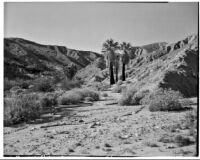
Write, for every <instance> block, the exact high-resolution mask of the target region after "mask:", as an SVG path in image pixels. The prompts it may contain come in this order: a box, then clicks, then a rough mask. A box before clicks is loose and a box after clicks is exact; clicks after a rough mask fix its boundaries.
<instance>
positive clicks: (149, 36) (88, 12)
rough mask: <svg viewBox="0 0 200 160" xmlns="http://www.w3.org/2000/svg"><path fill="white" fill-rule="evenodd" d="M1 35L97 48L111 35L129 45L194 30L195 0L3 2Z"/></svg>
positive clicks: (172, 38)
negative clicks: (158, 0) (149, 0)
mask: <svg viewBox="0 0 200 160" xmlns="http://www.w3.org/2000/svg"><path fill="white" fill-rule="evenodd" d="M4 9H5V10H4V12H5V14H4V15H5V19H4V20H5V21H4V31H5V32H4V36H5V37H20V38H25V39H28V40H32V41H35V42H38V43H41V44H52V45H64V46H66V47H68V48H73V49H82V50H91V51H96V52H100V51H101V47H102V43H103V42H104V41H105V40H106V39H108V38H113V39H114V40H116V41H119V42H122V41H126V42H130V43H131V44H132V45H133V46H137V45H144V44H149V43H153V42H160V41H166V42H175V41H177V40H181V39H183V38H184V37H186V36H188V35H191V34H195V33H198V3H97V2H96V3H94V2H93V3H80V2H79V3H78V2H74V3H70V2H60V3H47V2H39V3H36V2H33V3H31V2H28V3H23V2H21V3H20V2H7V3H5V8H4Z"/></svg>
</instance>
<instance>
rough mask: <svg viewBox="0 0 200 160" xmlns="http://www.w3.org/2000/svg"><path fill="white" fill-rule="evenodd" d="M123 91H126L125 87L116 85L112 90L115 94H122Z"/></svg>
mask: <svg viewBox="0 0 200 160" xmlns="http://www.w3.org/2000/svg"><path fill="white" fill-rule="evenodd" d="M123 89H124V87H122V86H120V85H116V86H115V87H114V88H113V89H112V92H113V93H121V92H122V90H123Z"/></svg>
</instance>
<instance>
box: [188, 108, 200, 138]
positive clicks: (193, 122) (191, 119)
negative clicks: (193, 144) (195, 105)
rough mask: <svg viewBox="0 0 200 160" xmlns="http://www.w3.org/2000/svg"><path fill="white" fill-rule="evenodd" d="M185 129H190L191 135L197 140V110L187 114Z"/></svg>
mask: <svg viewBox="0 0 200 160" xmlns="http://www.w3.org/2000/svg"><path fill="white" fill-rule="evenodd" d="M185 128H187V129H189V131H190V135H191V136H193V137H194V138H196V136H197V110H196V109H194V110H191V111H189V112H186V115H185Z"/></svg>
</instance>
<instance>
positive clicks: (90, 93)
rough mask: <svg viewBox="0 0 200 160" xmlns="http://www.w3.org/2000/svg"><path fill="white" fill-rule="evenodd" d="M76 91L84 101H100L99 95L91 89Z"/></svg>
mask: <svg viewBox="0 0 200 160" xmlns="http://www.w3.org/2000/svg"><path fill="white" fill-rule="evenodd" d="M75 91H76V92H77V93H79V94H80V95H81V97H82V99H84V98H85V97H91V98H92V100H93V101H98V100H99V93H98V92H97V91H94V90H92V89H91V88H82V89H76V90H75Z"/></svg>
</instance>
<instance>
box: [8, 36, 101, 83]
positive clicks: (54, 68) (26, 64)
mask: <svg viewBox="0 0 200 160" xmlns="http://www.w3.org/2000/svg"><path fill="white" fill-rule="evenodd" d="M101 57H102V56H101V55H100V54H97V53H95V52H90V51H78V50H74V49H69V48H67V47H64V46H54V45H41V44H38V43H35V42H32V41H28V40H25V39H21V38H5V39H4V77H7V78H9V79H15V78H17V77H18V78H23V79H30V78H34V77H36V76H40V75H45V76H51V75H53V74H55V72H56V73H57V72H59V73H61V74H62V73H64V71H65V68H66V67H68V66H70V65H72V64H73V65H75V66H77V68H78V70H79V69H82V68H84V67H86V66H87V65H89V64H91V63H92V62H94V61H95V60H96V59H98V58H101Z"/></svg>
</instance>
